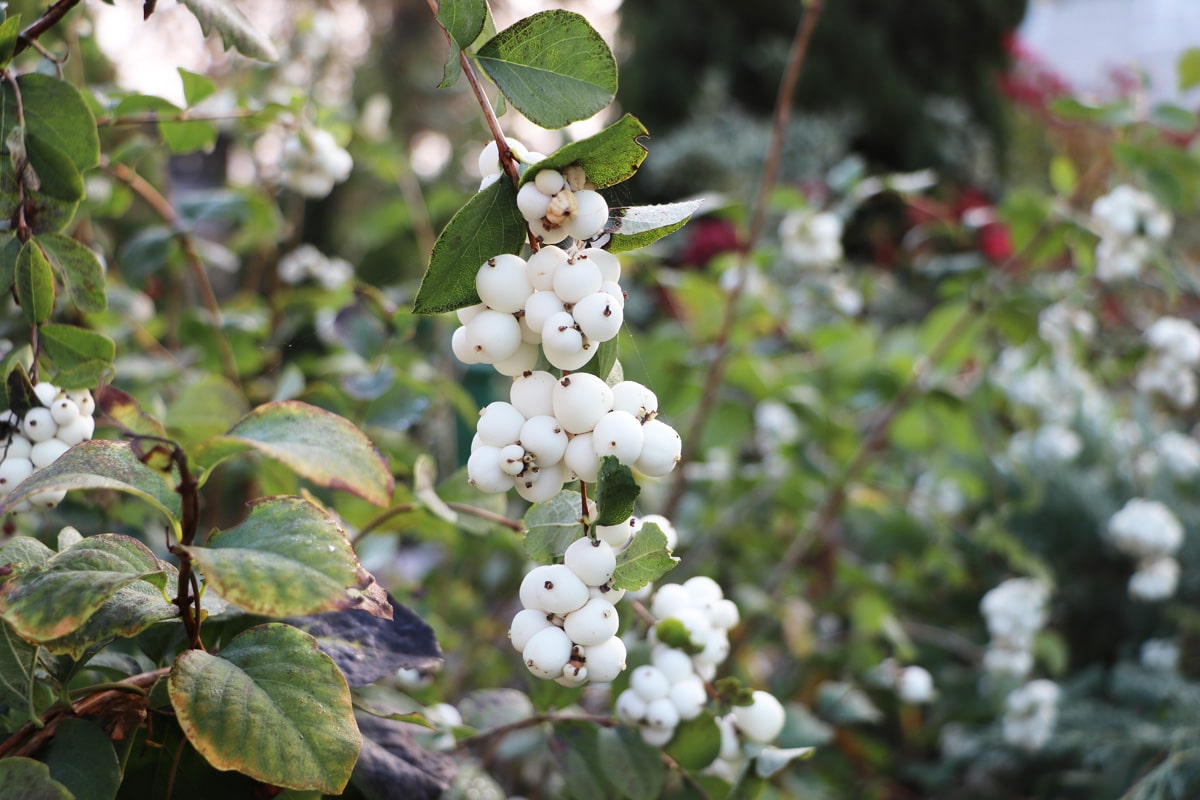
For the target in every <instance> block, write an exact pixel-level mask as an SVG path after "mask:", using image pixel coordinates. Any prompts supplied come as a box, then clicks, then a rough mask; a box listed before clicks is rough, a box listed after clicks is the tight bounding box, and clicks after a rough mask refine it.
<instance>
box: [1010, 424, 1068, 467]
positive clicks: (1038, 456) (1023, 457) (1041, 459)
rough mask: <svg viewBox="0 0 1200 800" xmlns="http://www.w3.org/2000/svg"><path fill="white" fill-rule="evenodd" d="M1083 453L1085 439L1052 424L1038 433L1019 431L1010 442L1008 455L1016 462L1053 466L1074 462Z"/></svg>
mask: <svg viewBox="0 0 1200 800" xmlns="http://www.w3.org/2000/svg"><path fill="white" fill-rule="evenodd" d="M1081 452H1083V438H1082V437H1081V436H1080V435H1079V434H1078V433H1076V432H1075V431H1073V430H1071V429H1070V428H1068V427H1066V426H1065V425H1059V424H1056V423H1051V424H1049V425H1043V426H1041V427H1040V428H1038V429H1037V430H1036V431H1017V432H1016V433H1014V434H1013V435H1012V437H1011V438H1010V439H1009V440H1008V455H1009V458H1011V459H1012V460H1013V461H1014V462H1017V463H1026V464H1034V463H1036V464H1041V465H1047V466H1053V465H1056V464H1067V463H1069V462H1071V461H1074V460H1075V459H1076V458H1077V457H1078V456H1079V454H1080V453H1081Z"/></svg>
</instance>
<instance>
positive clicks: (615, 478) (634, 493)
mask: <svg viewBox="0 0 1200 800" xmlns="http://www.w3.org/2000/svg"><path fill="white" fill-rule="evenodd" d="M605 377H607V376H605ZM641 493H642V487H640V486H638V485H637V482H636V481H634V479H633V471H632V470H630V469H629V467H627V466H625V465H624V464H622V463H621V462H620V461H618V460H617V457H616V456H605V457H604V458H603V459H602V460H601V461H600V473H599V476H598V477H597V479H596V509H597V517H596V524H597V525H619V524H621V523H622V522H624V521H625V520H627V519H629V518H630V517H631V516H633V504H634V503H635V502H637V499H638V495H639V494H641Z"/></svg>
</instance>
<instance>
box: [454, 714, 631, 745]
mask: <svg viewBox="0 0 1200 800" xmlns="http://www.w3.org/2000/svg"><path fill="white" fill-rule="evenodd" d="M547 722H548V723H550V724H551V725H554V724H557V723H563V722H592V723H595V724H596V725H600V726H602V727H605V728H611V727H614V726H615V725H617V720H615V719H614V718H612V717H604V716H600V715H597V714H534V715H533V716H531V717H525V718H524V719H519V720H516V721H515V722H509V723H507V724H505V725H497V726H496V727H494V728H488V729H487V730H486V731H480V732H479V733H476V734H473V735H471V736H467V737H464V738H462V739H459V740H458V743H457V744H456V745H455V746H454V749H455V750H465V749H467V748H468V747H475V746H477V745H480V744H486V743H488V742H490V741H492V740H493V739H500V738H503V737H505V736H507V735H508V734H510V733H516V732H517V731H523V730H525V729H526V728H535V727H537V726H538V725H542V724H544V723H547Z"/></svg>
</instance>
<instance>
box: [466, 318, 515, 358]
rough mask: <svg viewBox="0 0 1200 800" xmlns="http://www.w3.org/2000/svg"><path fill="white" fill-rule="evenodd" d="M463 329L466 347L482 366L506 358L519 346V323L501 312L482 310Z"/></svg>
mask: <svg viewBox="0 0 1200 800" xmlns="http://www.w3.org/2000/svg"><path fill="white" fill-rule="evenodd" d="M463 327H464V328H466V344H467V347H469V348H470V349H471V350H473V351H475V354H476V355H477V356H478V358H479V360H480V362H482V363H484V364H491V363H493V362H495V361H500V360H501V359H505V358H508V357H509V356H511V355H512V354H513V353H515V352H517V348H518V347H520V346H521V341H522V339H521V323H520V322H519V321H518V320H517V318H516V317H514V316H513V315H512V314H507V313H504V312H503V311H495V310H493V309H490V308H487V309H484V310H483V311H480V312H479V313H478V314H476V315H475V316H474V317H473V318H472V319H471V321H470V322H468V323H467V324H466V325H464V326H463Z"/></svg>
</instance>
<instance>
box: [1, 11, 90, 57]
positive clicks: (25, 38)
mask: <svg viewBox="0 0 1200 800" xmlns="http://www.w3.org/2000/svg"><path fill="white" fill-rule="evenodd" d="M77 5H79V0H58V2H57V3H55V4H54V5H52V6H50V7H49V8H47V9H46V11H45V13H43V14H42V15H41V16H40V17H38V18H37V19H36V20H35V21H34V22H33V24H32V25H30V26H29V27H28V28H26V29H25V30H23V31H21V33H20V34H18V35H17V44H16V46H15V47H14V48H13V55H14V56H16V55H18V54H20V53H22V52H24V51H25V50H28V49H29V48H30V47H33V45H34V43H35V42H36V41H37V39H38V37H39V36H41V35H42V34H43V33H45V32H46V31H48V30H50V29H51V28H53V27H54V26H55V25H57V24H58V23H59V22H61V21H62V18H63V17H65V16H66V15H67V12H68V11H70V10H71V9H72V8H74V7H75V6H77Z"/></svg>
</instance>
